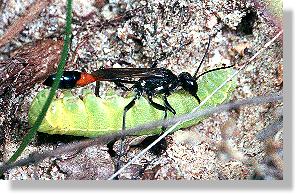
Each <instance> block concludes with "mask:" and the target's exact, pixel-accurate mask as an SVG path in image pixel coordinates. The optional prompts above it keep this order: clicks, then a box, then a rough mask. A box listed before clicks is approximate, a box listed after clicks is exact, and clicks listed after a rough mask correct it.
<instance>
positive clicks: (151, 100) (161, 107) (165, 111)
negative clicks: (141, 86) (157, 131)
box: [148, 95, 168, 131]
mask: <svg viewBox="0 0 298 195" xmlns="http://www.w3.org/2000/svg"><path fill="white" fill-rule="evenodd" d="M148 100H149V103H150V104H151V105H152V106H153V107H154V108H156V109H158V110H162V111H164V113H165V114H164V117H163V118H164V119H166V118H167V116H168V113H167V110H168V109H167V107H166V106H163V105H160V104H158V103H156V102H154V101H153V99H152V96H151V95H148ZM161 129H162V131H164V130H165V129H166V128H165V127H164V126H162V127H161Z"/></svg>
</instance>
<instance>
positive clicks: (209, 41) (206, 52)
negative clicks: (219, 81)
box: [193, 35, 211, 79]
mask: <svg viewBox="0 0 298 195" xmlns="http://www.w3.org/2000/svg"><path fill="white" fill-rule="evenodd" d="M210 43H211V35H209V40H208V45H207V48H206V51H205V54H204V56H203V58H202V60H201V62H200V65H199V66H198V68H197V70H196V72H195V74H194V75H193V77H194V78H196V79H197V78H199V76H198V77H196V76H197V74H198V72H199V70H200V68H201V66H202V64H203V62H204V60H205V58H206V56H207V54H208V50H209V47H210Z"/></svg>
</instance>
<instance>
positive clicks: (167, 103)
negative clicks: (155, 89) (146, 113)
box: [163, 95, 176, 115]
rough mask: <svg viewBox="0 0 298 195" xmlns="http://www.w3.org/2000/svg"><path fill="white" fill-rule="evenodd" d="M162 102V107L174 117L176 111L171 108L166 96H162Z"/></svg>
mask: <svg viewBox="0 0 298 195" xmlns="http://www.w3.org/2000/svg"><path fill="white" fill-rule="evenodd" d="M163 101H164V105H165V107H166V108H167V110H169V111H170V112H171V113H173V114H174V115H176V111H175V109H174V108H173V107H172V106H171V104H170V103H169V101H168V99H167V96H166V95H164V96H163Z"/></svg>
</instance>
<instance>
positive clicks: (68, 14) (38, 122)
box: [7, 0, 72, 164]
mask: <svg viewBox="0 0 298 195" xmlns="http://www.w3.org/2000/svg"><path fill="white" fill-rule="evenodd" d="M71 20H72V0H67V11H66V26H65V37H64V45H63V50H62V54H61V58H60V62H59V65H58V68H57V69H58V70H57V76H56V78H57V79H56V80H55V82H54V84H53V86H52V88H51V91H50V94H49V97H48V98H47V100H46V102H45V104H44V106H43V108H42V111H41V113H40V114H39V116H38V118H37V120H36V122H35V123H34V125H33V127H32V128H31V129H30V130H29V132H28V133H27V135H26V136H25V137H24V139H23V141H22V143H21V144H20V146H19V148H18V149H17V151H16V152H15V153H14V154H13V155H12V156H11V158H10V159H9V160H8V162H7V163H8V164H10V163H13V162H15V161H16V160H17V158H18V157H19V156H20V155H21V154H22V152H23V151H24V149H25V148H26V147H27V145H28V144H29V143H30V142H31V140H32V139H33V138H34V136H35V135H36V132H37V130H38V128H39V126H40V125H41V123H42V120H43V119H44V117H45V115H46V113H47V110H48V108H49V106H50V104H51V102H52V100H53V98H54V96H55V93H56V90H57V88H58V86H59V82H60V78H61V77H62V74H63V71H64V67H65V64H66V60H67V55H68V51H69V45H70V41H71Z"/></svg>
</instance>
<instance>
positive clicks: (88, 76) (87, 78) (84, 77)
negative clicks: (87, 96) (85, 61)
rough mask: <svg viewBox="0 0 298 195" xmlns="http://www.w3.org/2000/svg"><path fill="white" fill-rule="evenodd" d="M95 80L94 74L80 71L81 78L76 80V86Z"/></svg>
mask: <svg viewBox="0 0 298 195" xmlns="http://www.w3.org/2000/svg"><path fill="white" fill-rule="evenodd" d="M96 80H97V79H96V78H95V77H94V76H92V75H91V74H89V73H87V72H82V73H81V78H80V79H79V80H78V81H77V82H76V86H80V87H83V86H85V85H88V84H90V83H93V82H95V81H96Z"/></svg>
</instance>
